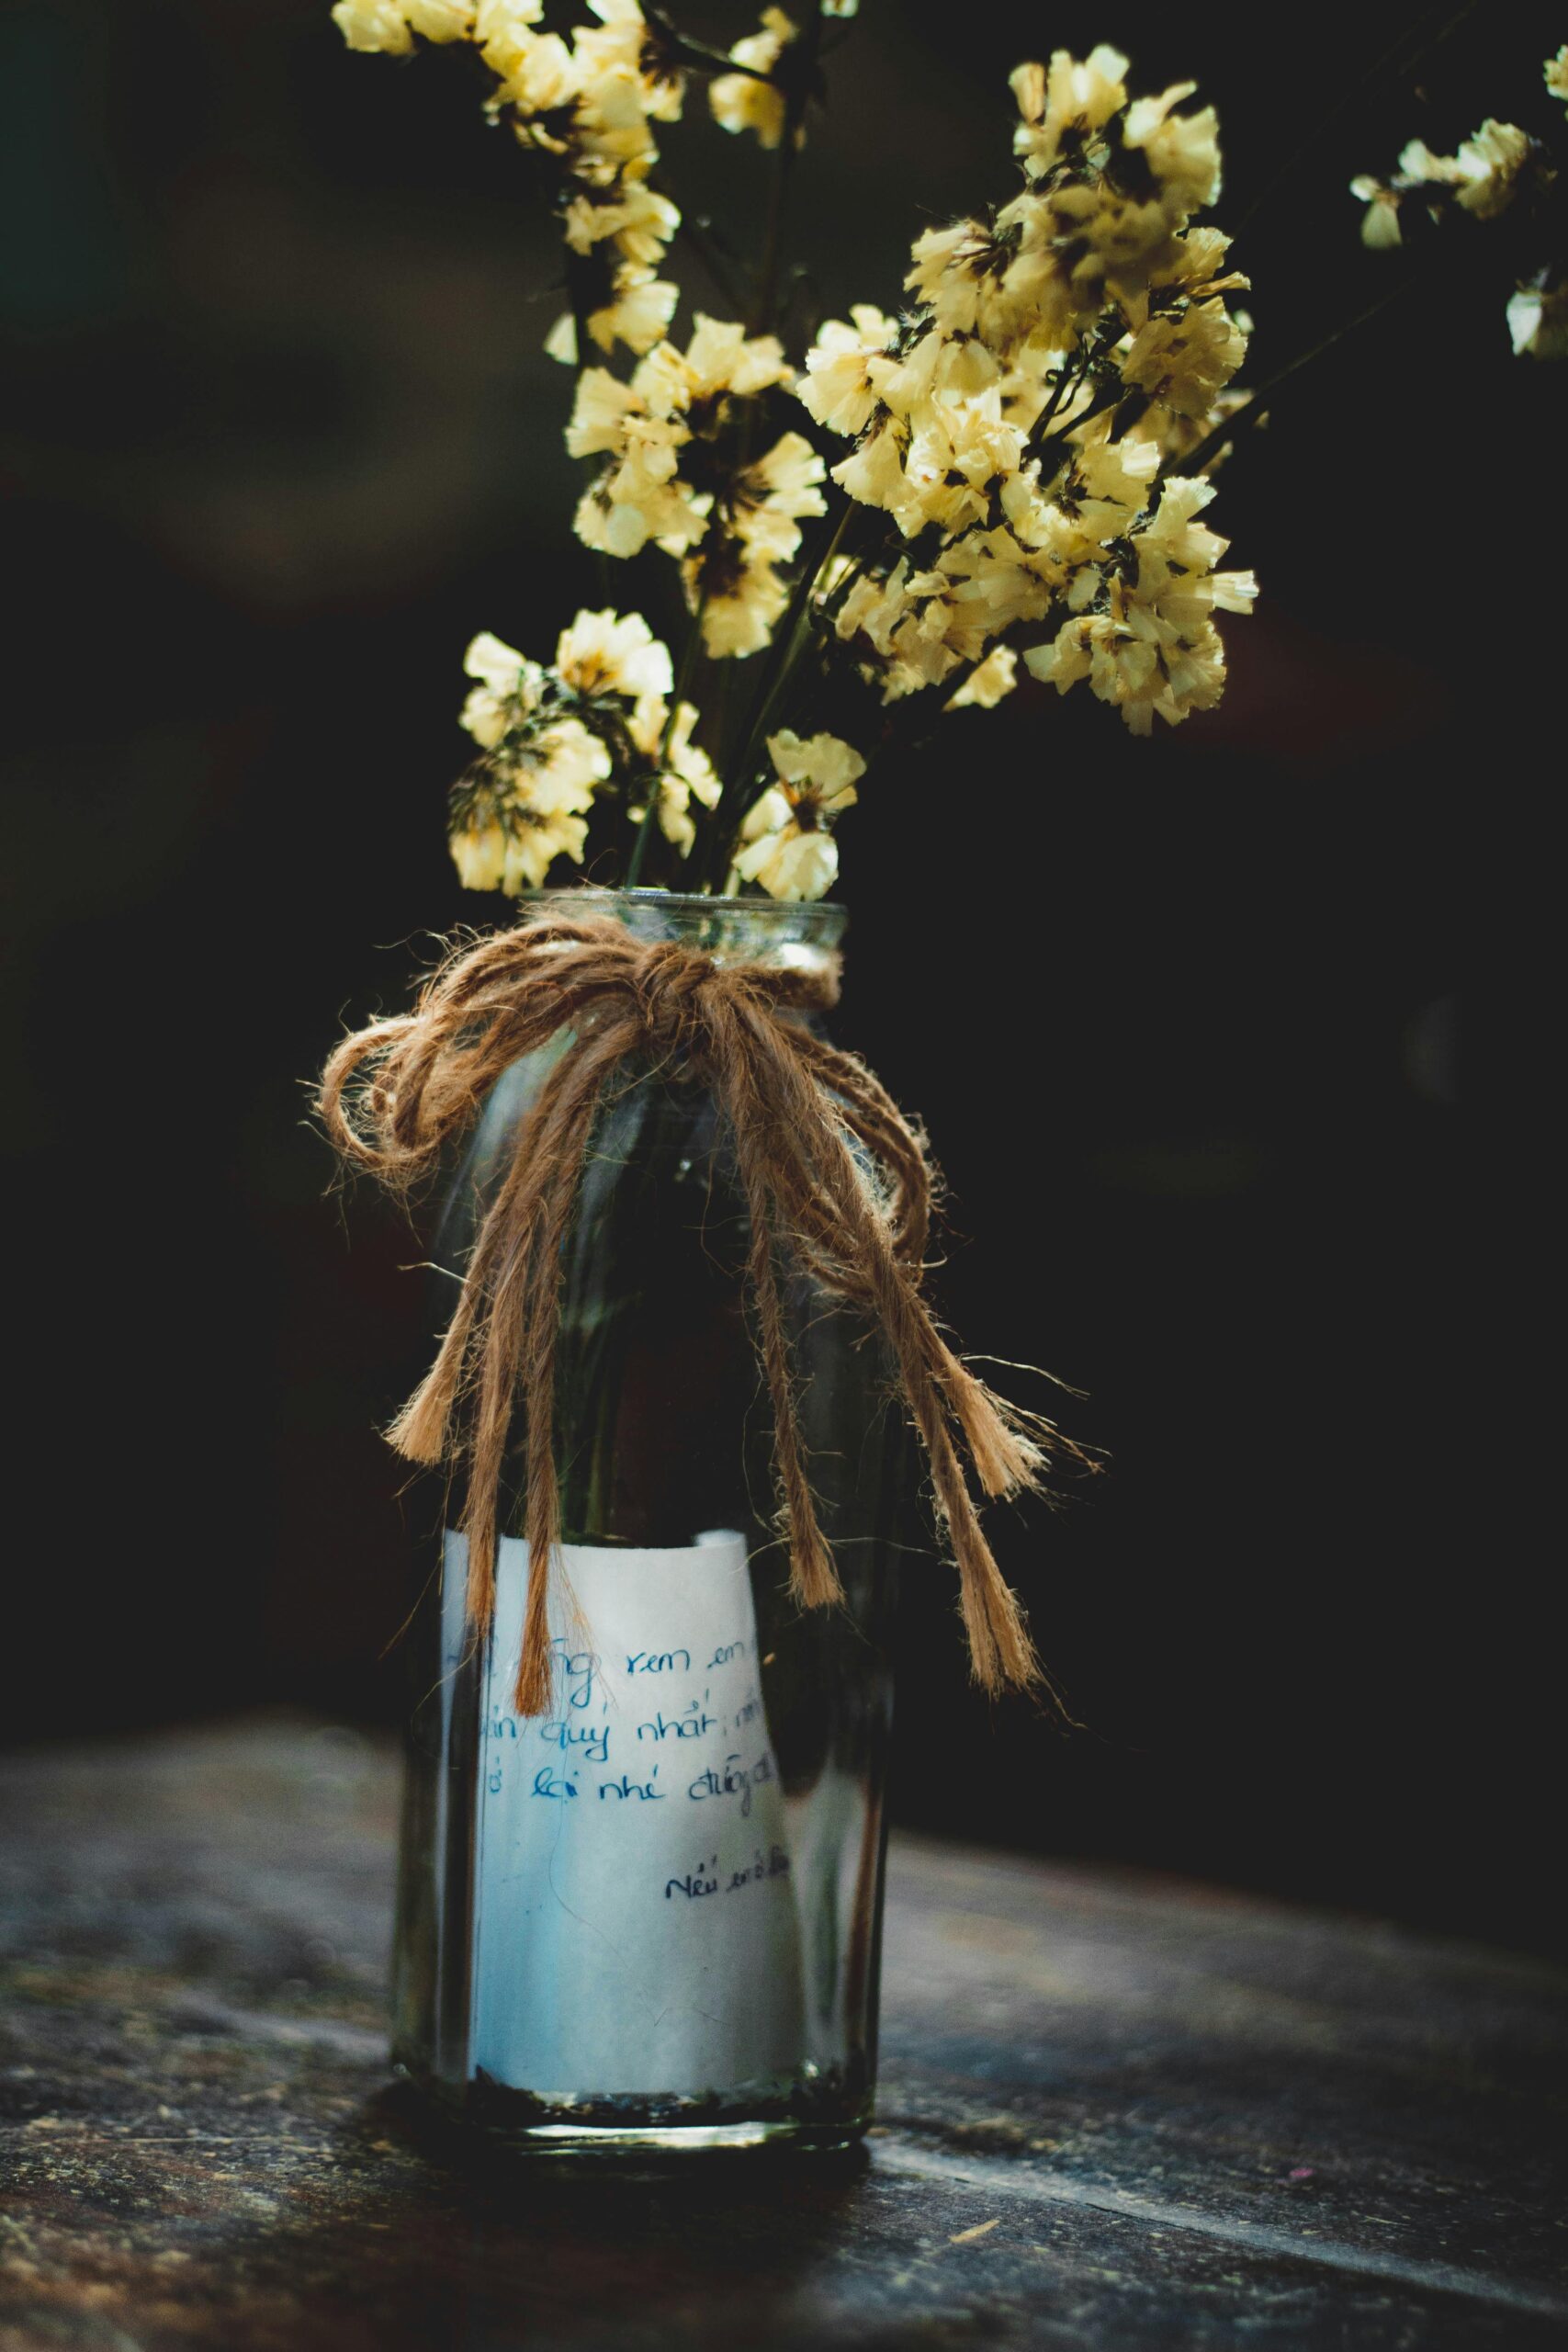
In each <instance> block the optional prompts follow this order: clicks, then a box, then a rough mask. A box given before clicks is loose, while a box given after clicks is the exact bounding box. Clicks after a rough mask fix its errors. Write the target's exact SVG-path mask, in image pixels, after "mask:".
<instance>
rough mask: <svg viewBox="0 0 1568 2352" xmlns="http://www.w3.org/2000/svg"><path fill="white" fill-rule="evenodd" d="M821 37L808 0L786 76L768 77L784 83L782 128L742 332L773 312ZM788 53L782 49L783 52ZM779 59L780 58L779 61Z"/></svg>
mask: <svg viewBox="0 0 1568 2352" xmlns="http://www.w3.org/2000/svg"><path fill="white" fill-rule="evenodd" d="M821 38H822V0H812V5H811V8H810V11H809V13H808V15H807V19H806V22H805V23H804V25H802V27H801V28H800V36H799V39H798V40H795V41H792V42H791V44H790V47H791V49H793V50H794V51H795V55H794V56H793V57H791V58H789V66H788V74H787V80H786V78H785V76H784V75H782V74H779V73H778V70H777V68H776V67H775V69H774V74H773V76H771V77H767V76H765V77H764V78H771V79H774V80H776V81H779V82H781V83H784V129H783V130H782V131H781V132H780V134H779V160H778V164H777V166H776V168H775V170H774V173H773V188H772V191H771V192H770V194H769V198H768V224H767V228H766V230H765V232H764V233H763V238H762V259H761V266H760V267H759V269H758V272H757V291H756V297H755V299H754V300H753V301H752V304H751V311H750V317H749V319H748V321H747V324H746V332H747V334H766V333H767V331H768V327H769V325H770V323H771V322H772V319H773V304H774V302H775V300H777V297H778V284H779V266H780V263H781V261H782V259H783V254H784V214H785V211H786V209H787V207H788V203H789V187H790V181H791V179H792V178H793V176H794V174H795V156H796V153H797V152H798V147H797V141H798V139H799V135H800V127H801V124H802V123H803V122H804V120H805V119H806V108H807V103H808V101H809V99H810V96H811V93H812V90H813V88H814V86H815V85H816V80H817V50H818V42H819V41H820V40H821ZM784 55H785V56H786V57H787V56H788V51H785V52H784ZM783 62H784V58H781V59H780V63H781V64H782V63H783Z"/></svg>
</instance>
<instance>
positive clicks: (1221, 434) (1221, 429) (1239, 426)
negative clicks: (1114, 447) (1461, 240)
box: [1160, 269, 1427, 480]
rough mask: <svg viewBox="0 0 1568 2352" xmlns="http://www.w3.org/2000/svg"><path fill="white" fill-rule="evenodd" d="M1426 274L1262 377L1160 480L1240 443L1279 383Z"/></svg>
mask: <svg viewBox="0 0 1568 2352" xmlns="http://www.w3.org/2000/svg"><path fill="white" fill-rule="evenodd" d="M1426 276H1427V272H1426V271H1425V270H1419V269H1414V270H1411V271H1410V272H1409V274H1408V275H1407V276H1406V277H1402V278H1401V279H1400V281H1399V283H1398V285H1397V286H1391V287H1390V288H1388V290H1387V291H1386V293H1382V294H1380V295H1379V296H1378V298H1377V300H1376V301H1375V302H1368V303H1367V304H1366V305H1365V307H1364V308H1363V309H1361V310H1359V311H1352V312H1351V314H1350V316H1349V317H1348V319H1341V320H1340V322H1339V323H1338V325H1337V326H1336V327H1333V328H1331V329H1330V330H1329V332H1328V334H1325V335H1324V336H1323V337H1322V338H1321V340H1320V341H1319V342H1317V343H1314V344H1312V345H1309V347H1308V348H1307V349H1306V350H1305V351H1301V352H1298V353H1297V355H1296V356H1295V357H1294V358H1293V359H1288V360H1287V361H1286V363H1285V365H1284V366H1283V367H1282V368H1276V369H1275V370H1274V373H1273V374H1272V375H1271V376H1266V377H1265V378H1264V379H1263V381H1262V383H1261V384H1259V385H1258V387H1257V389H1256V390H1254V392H1253V394H1252V397H1251V399H1250V400H1249V401H1247V406H1246V407H1245V408H1242V409H1237V411H1236V412H1235V415H1234V416H1227V417H1222V418H1221V420H1220V422H1219V424H1216V425H1214V426H1213V429H1212V430H1211V431H1210V432H1208V433H1206V434H1205V435H1204V436H1203V438H1202V440H1201V441H1200V442H1199V444H1198V446H1197V447H1196V448H1195V449H1190V450H1189V451H1188V453H1187V455H1186V456H1185V457H1184V458H1167V460H1166V462H1165V464H1164V465H1163V466H1162V467H1161V468H1160V474H1161V477H1162V479H1166V480H1168V478H1169V477H1170V475H1172V474H1181V475H1183V476H1191V475H1193V474H1198V473H1201V471H1202V469H1203V468H1204V467H1205V466H1206V465H1207V464H1208V463H1209V461H1210V459H1211V458H1214V457H1217V456H1218V454H1219V452H1220V451H1221V450H1222V449H1223V448H1224V447H1225V445H1226V444H1227V442H1232V441H1238V440H1240V438H1241V437H1242V435H1244V434H1246V433H1249V432H1250V431H1251V430H1252V428H1253V426H1254V425H1256V424H1261V423H1262V421H1263V419H1264V417H1265V416H1266V415H1267V414H1268V413H1269V400H1270V397H1271V395H1272V394H1273V393H1275V392H1277V391H1278V390H1279V389H1280V385H1281V384H1283V383H1286V382H1288V381H1289V379H1290V378H1291V377H1292V376H1294V375H1296V374H1298V373H1299V372H1300V370H1301V369H1302V368H1306V367H1310V366H1311V364H1312V362H1313V361H1314V359H1321V358H1322V356H1323V355H1324V353H1325V351H1332V350H1333V348H1334V346H1335V345H1336V344H1337V343H1342V342H1343V341H1344V339H1345V337H1346V336H1347V335H1348V334H1354V333H1355V331H1356V329H1357V328H1358V327H1360V326H1365V325H1366V323H1367V321H1368V320H1369V319H1375V318H1376V317H1377V315H1378V313H1379V312H1380V311H1386V310H1387V309H1388V308H1389V307H1390V305H1391V304H1392V303H1394V302H1397V301H1398V300H1399V299H1400V297H1401V296H1402V295H1404V294H1408V293H1409V291H1410V289H1411V288H1412V287H1413V286H1416V285H1418V284H1419V283H1420V282H1421V280H1422V279H1423V278H1424V277H1426ZM1244 389H1245V388H1244Z"/></svg>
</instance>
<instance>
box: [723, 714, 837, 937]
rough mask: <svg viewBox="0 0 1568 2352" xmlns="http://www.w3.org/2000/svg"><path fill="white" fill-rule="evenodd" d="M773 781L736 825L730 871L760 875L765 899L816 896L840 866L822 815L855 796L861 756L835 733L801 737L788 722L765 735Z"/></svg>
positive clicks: (833, 814)
mask: <svg viewBox="0 0 1568 2352" xmlns="http://www.w3.org/2000/svg"><path fill="white" fill-rule="evenodd" d="M768 753H769V757H770V758H771V759H772V761H773V766H774V768H775V770H776V771H777V773H778V776H779V779H780V781H779V782H778V784H776V785H773V786H769V788H768V790H767V791H766V792H764V793H763V794H762V795H761V798H760V799H759V800H757V801H756V803H755V804H754V806H753V807H752V809H750V813H749V814H748V816H747V818H746V820H745V822H744V823H743V824H742V826H741V828H740V847H739V849H738V850H737V852H736V856H735V870H736V872H737V874H738V875H739V877H740V879H741V880H742V881H745V882H760V883H761V886H762V888H763V889H764V890H766V891H767V893H768V895H769V897H770V898H774V899H820V898H822V897H824V896H825V895H826V893H827V892H828V891H829V889H830V888H832V885H833V881H834V878H835V876H837V874H838V871H839V845H838V843H837V842H836V841H835V840H834V839H833V836H832V832H831V831H830V830H829V820H832V819H835V818H837V817H839V816H840V815H841V814H842V813H843V811H844V810H845V809H848V808H850V807H852V805H853V803H854V801H855V800H856V798H857V797H859V796H858V795H857V793H856V791H855V785H856V782H857V780H858V779H859V778H860V777H861V776H863V775H864V774H865V762H864V761H863V759H862V757H861V755H860V753H859V752H857V751H855V750H853V749H852V746H851V745H850V744H848V743H846V742H843V741H841V740H840V738H839V737H838V736H836V735H812V736H810V737H808V738H807V739H806V740H805V741H802V739H801V738H800V737H799V736H798V735H796V734H795V733H794V732H793V731H792V730H791V729H788V728H784V729H781V730H780V731H779V733H778V734H776V735H770V736H769V738H768Z"/></svg>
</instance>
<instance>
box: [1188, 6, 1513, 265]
mask: <svg viewBox="0 0 1568 2352" xmlns="http://www.w3.org/2000/svg"><path fill="white" fill-rule="evenodd" d="M1479 6H1481V0H1463V5H1462V6H1461V7H1459V8H1456V9H1455V10H1454V13H1453V15H1452V16H1451V17H1449V18H1448V19H1447V21H1446V22H1445V23H1444V24H1441V25H1439V26H1438V28H1437V30H1436V31H1435V32H1434V33H1432V34H1430V35H1429V36H1428V37H1427V39H1425V40H1423V39H1421V38H1420V33H1421V19H1420V18H1419V17H1417V18H1416V20H1415V21H1414V22H1413V23H1411V24H1407V25H1406V26H1405V28H1404V31H1403V32H1402V33H1401V34H1400V35H1399V36H1398V38H1397V39H1396V40H1393V41H1391V42H1390V44H1389V46H1388V47H1387V49H1385V50H1384V51H1382V55H1381V56H1380V57H1377V58H1375V59H1374V60H1373V62H1372V63H1371V65H1369V66H1368V68H1367V70H1366V72H1365V73H1364V74H1359V75H1358V76H1357V78H1356V80H1355V81H1353V82H1352V83H1351V84H1350V85H1349V87H1348V89H1347V90H1345V91H1344V93H1343V94H1342V95H1341V96H1339V97H1338V98H1337V99H1336V101H1335V103H1334V104H1333V106H1331V107H1329V109H1328V112H1327V113H1326V114H1325V115H1324V116H1322V117H1321V118H1320V119H1319V120H1318V121H1317V122H1316V123H1314V126H1313V128H1312V130H1309V131H1308V133H1307V135H1306V137H1305V138H1304V139H1303V141H1302V142H1301V144H1300V146H1299V147H1297V148H1296V149H1294V151H1293V152H1292V154H1291V155H1290V156H1289V157H1288V159H1287V160H1286V161H1285V162H1284V163H1283V164H1281V165H1280V169H1279V170H1278V171H1277V172H1276V173H1275V174H1274V175H1273V177H1272V178H1271V179H1269V180H1266V181H1265V182H1264V185H1263V187H1261V188H1260V189H1259V190H1258V194H1257V195H1256V196H1255V197H1254V198H1253V199H1252V202H1251V203H1250V204H1249V205H1248V206H1247V209H1246V211H1245V212H1243V213H1242V214H1241V215H1240V217H1239V218H1238V220H1237V221H1236V224H1235V231H1234V232H1233V235H1235V236H1240V235H1241V233H1242V232H1243V231H1244V230H1246V229H1247V228H1248V227H1249V226H1250V225H1251V223H1252V222H1253V221H1254V220H1256V219H1257V218H1258V214H1259V213H1260V212H1262V211H1264V210H1265V209H1267V207H1268V206H1269V205H1270V204H1271V203H1272V202H1273V200H1274V198H1276V197H1277V196H1278V195H1279V193H1280V189H1281V188H1283V187H1287V186H1288V185H1289V183H1290V182H1291V181H1292V179H1293V178H1294V176H1295V175H1296V173H1297V172H1298V171H1299V170H1300V169H1301V167H1302V165H1303V164H1304V163H1306V162H1307V161H1308V160H1309V159H1310V158H1311V157H1312V156H1313V155H1314V154H1315V153H1317V151H1318V149H1319V148H1320V147H1321V146H1322V145H1323V143H1324V141H1325V139H1326V138H1327V137H1328V134H1329V132H1330V131H1331V130H1334V128H1335V126H1336V125H1337V123H1339V122H1341V121H1343V119H1345V117H1346V116H1347V115H1348V114H1349V113H1350V112H1351V111H1352V110H1353V109H1354V108H1355V107H1356V106H1357V105H1358V104H1359V102H1360V101H1361V100H1362V99H1364V98H1366V97H1368V96H1370V95H1371V92H1372V90H1373V89H1374V88H1375V87H1376V85H1377V84H1378V83H1380V82H1381V81H1382V79H1383V76H1384V75H1385V74H1407V73H1409V72H1410V70H1411V69H1412V67H1414V66H1416V65H1418V64H1419V63H1420V62H1421V61H1422V59H1423V58H1426V57H1429V56H1430V55H1431V54H1432V52H1433V51H1434V50H1438V49H1441V47H1442V46H1443V43H1444V42H1445V41H1447V40H1451V39H1452V37H1453V35H1454V34H1455V33H1457V32H1458V30H1459V28H1460V27H1461V25H1462V24H1463V23H1464V21H1465V19H1466V17H1471V16H1473V15H1474V13H1475V11H1476V9H1477V8H1478V7H1479ZM1412 35H1415V36H1416V45H1415V47H1414V48H1413V49H1412V48H1411V46H1410V42H1411V37H1412Z"/></svg>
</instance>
